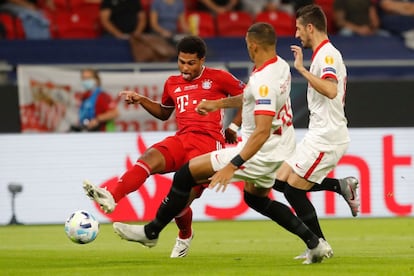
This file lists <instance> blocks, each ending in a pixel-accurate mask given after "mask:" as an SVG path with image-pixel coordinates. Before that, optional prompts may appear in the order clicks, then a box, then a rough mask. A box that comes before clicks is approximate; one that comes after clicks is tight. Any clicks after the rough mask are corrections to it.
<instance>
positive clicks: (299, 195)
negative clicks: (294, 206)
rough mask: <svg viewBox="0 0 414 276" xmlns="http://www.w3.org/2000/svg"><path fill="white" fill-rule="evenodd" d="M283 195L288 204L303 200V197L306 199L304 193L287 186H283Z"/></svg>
mask: <svg viewBox="0 0 414 276" xmlns="http://www.w3.org/2000/svg"><path fill="white" fill-rule="evenodd" d="M283 193H284V194H285V197H286V199H287V200H288V201H289V203H292V202H293V201H295V200H300V199H303V198H304V197H305V198H306V191H304V190H300V189H297V188H295V187H292V186H290V185H289V184H287V185H285V189H284V191H283Z"/></svg>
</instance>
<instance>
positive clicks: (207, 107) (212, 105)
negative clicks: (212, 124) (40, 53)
mask: <svg viewBox="0 0 414 276" xmlns="http://www.w3.org/2000/svg"><path fill="white" fill-rule="evenodd" d="M217 109H219V108H218V106H217V102H216V101H210V100H202V101H201V102H200V103H199V104H198V105H197V107H196V111H197V113H198V114H200V115H207V113H209V112H213V111H216V110H217Z"/></svg>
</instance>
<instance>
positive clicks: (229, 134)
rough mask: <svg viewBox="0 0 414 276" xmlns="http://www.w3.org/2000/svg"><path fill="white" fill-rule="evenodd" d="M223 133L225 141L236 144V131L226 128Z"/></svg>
mask: <svg viewBox="0 0 414 276" xmlns="http://www.w3.org/2000/svg"><path fill="white" fill-rule="evenodd" d="M224 135H225V137H226V143H228V144H236V143H237V132H236V131H233V130H231V129H230V128H226V130H225V131H224Z"/></svg>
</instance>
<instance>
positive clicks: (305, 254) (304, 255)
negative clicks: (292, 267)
mask: <svg viewBox="0 0 414 276" xmlns="http://www.w3.org/2000/svg"><path fill="white" fill-rule="evenodd" d="M309 250H310V249H309V248H306V250H305V251H304V252H303V253H302V254H300V255H297V256H296V257H293V259H294V260H306V257H307V256H308V253H309Z"/></svg>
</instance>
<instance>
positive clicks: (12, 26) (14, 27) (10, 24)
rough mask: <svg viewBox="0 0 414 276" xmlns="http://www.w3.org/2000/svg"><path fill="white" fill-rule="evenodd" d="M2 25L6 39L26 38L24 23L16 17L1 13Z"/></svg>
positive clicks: (0, 21)
mask: <svg viewBox="0 0 414 276" xmlns="http://www.w3.org/2000/svg"><path fill="white" fill-rule="evenodd" d="M0 23H2V24H3V26H4V29H5V32H6V39H24V38H25V34H24V29H23V25H22V22H21V20H20V19H19V18H17V17H16V16H13V15H11V14H8V13H5V12H2V13H0Z"/></svg>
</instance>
